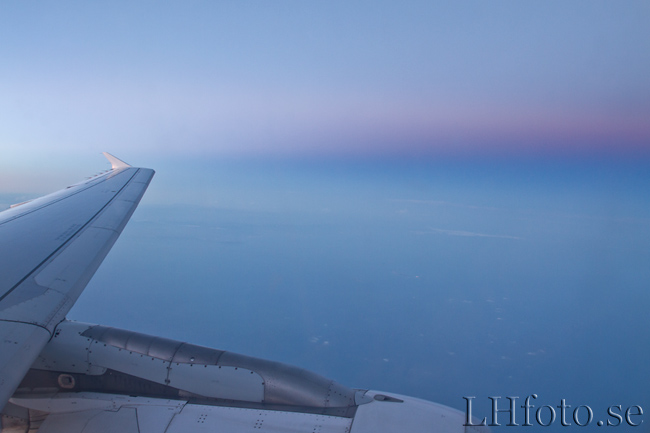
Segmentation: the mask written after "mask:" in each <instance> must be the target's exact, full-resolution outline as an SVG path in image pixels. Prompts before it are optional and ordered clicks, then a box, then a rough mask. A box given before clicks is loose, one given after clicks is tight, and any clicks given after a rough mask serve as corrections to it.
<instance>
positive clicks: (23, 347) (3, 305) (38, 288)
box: [0, 158, 154, 409]
mask: <svg viewBox="0 0 650 433" xmlns="http://www.w3.org/2000/svg"><path fill="white" fill-rule="evenodd" d="M115 160H116V161H119V163H122V164H125V163H123V162H122V161H120V160H119V159H117V158H115ZM109 161H110V162H111V165H112V166H113V167H114V168H113V169H111V170H109V171H108V172H106V173H103V174H101V175H99V176H95V177H93V178H90V179H88V180H87V181H84V182H80V183H78V184H75V185H73V186H71V187H68V188H65V189H63V190H60V191H57V192H55V193H52V194H49V195H47V196H45V197H41V198H39V199H36V200H32V201H31V202H28V203H25V204H24V205H21V206H18V207H16V208H12V209H9V210H6V211H4V212H2V213H0V245H2V248H0V409H1V408H2V407H3V406H4V404H5V403H6V401H7V400H8V399H9V397H11V395H12V394H13V392H14V390H15V389H16V387H17V386H18V384H19V383H20V381H21V380H22V378H23V376H24V374H25V373H26V372H27V370H28V369H29V367H30V366H31V364H32V363H33V361H34V360H35V359H36V357H37V356H38V354H39V353H40V351H41V349H42V348H43V346H44V345H45V344H46V343H47V341H48V340H49V338H50V337H51V333H52V332H53V330H54V327H55V326H56V325H57V324H58V323H59V322H60V321H61V320H63V319H64V318H65V315H66V314H67V313H68V311H69V310H70V308H72V306H73V305H74V303H75V301H76V300H77V298H78V297H79V295H80V294H81V292H82V291H83V289H84V288H85V287H86V284H87V283H88V281H90V279H91V277H92V276H93V275H94V273H95V271H96V270H97V268H98V267H99V265H100V264H101V262H102V261H103V260H104V257H106V255H107V254H108V251H109V250H110V249H111V247H112V246H113V244H114V243H115V241H116V240H117V238H118V237H119V235H120V233H121V232H122V230H123V229H124V226H125V225H126V223H127V222H128V220H129V218H130V217H131V215H132V214H133V212H134V211H135V208H136V207H137V205H138V203H139V202H140V199H141V198H142V196H143V194H144V192H145V191H146V189H147V187H148V185H149V182H150V181H151V178H152V177H153V175H154V171H153V170H151V169H147V168H138V167H131V166H128V165H121V164H119V163H116V162H114V161H112V160H111V159H110V158H109ZM116 166H117V167H116Z"/></svg>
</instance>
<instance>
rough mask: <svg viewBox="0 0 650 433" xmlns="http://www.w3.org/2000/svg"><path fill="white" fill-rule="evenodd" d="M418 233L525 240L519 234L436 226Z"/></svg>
mask: <svg viewBox="0 0 650 433" xmlns="http://www.w3.org/2000/svg"><path fill="white" fill-rule="evenodd" d="M417 233H418V234H444V235H449V236H465V237H480V238H500V239H515V240H524V238H522V237H519V236H509V235H493V234H487V233H475V232H468V231H464V230H445V229H435V228H429V230H428V231H422V232H417Z"/></svg>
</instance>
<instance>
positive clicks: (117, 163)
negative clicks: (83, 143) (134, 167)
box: [102, 152, 131, 170]
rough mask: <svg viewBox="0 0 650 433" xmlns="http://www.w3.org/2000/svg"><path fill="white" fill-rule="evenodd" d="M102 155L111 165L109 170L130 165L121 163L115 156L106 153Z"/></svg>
mask: <svg viewBox="0 0 650 433" xmlns="http://www.w3.org/2000/svg"><path fill="white" fill-rule="evenodd" d="M102 155H104V156H105V157H106V159H108V162H110V163H111V168H112V169H113V170H115V169H117V168H125V167H131V165H130V164H127V163H126V162H124V161H122V160H121V159H119V158H116V157H115V156H113V155H111V154H110V153H108V152H102Z"/></svg>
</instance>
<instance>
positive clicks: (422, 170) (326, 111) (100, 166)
mask: <svg viewBox="0 0 650 433" xmlns="http://www.w3.org/2000/svg"><path fill="white" fill-rule="evenodd" d="M648 22H650V4H649V3H648V2H645V1H625V2H609V1H573V2H566V1H544V2H516V1H491V2H485V1H467V2H445V3H443V2H428V1H426V2H425V1H406V2H399V3H398V2H385V1H373V2H370V1H358V2H349V1H347V2H343V1H328V2H287V1H274V2H261V1H254V2H202V1H190V2H183V3H181V2H165V3H159V2H150V1H143V2H120V1H115V2H56V3H55V2H18V1H6V2H3V3H2V4H1V5H0V59H1V61H0V209H2V208H5V207H7V206H8V205H9V204H12V203H16V202H20V201H23V200H26V199H29V198H33V197H36V196H38V195H42V194H45V193H48V192H52V191H54V190H57V189H59V188H62V187H65V186H66V185H69V184H72V183H74V182H77V181H79V180H81V179H83V178H84V177H87V176H90V175H93V174H95V173H97V172H100V171H102V170H106V169H108V168H109V166H108V164H107V162H106V161H105V160H103V157H102V156H101V155H100V153H101V152H103V151H108V152H110V153H112V154H114V155H116V156H117V157H119V158H121V159H123V160H125V161H126V162H128V163H131V164H133V165H136V166H144V167H150V168H154V169H155V170H156V172H157V174H156V176H155V177H154V180H153V181H152V183H151V185H150V188H149V190H148V192H147V194H146V195H145V197H144V199H143V201H142V203H141V205H140V207H139V208H138V211H137V212H136V213H135V214H134V216H133V218H132V220H131V222H130V223H129V225H128V226H127V228H126V229H125V231H124V233H123V235H122V237H121V238H120V240H119V241H118V242H117V243H116V245H115V247H114V248H113V251H112V252H111V254H109V256H108V257H107V259H106V261H105V262H104V264H103V265H102V267H101V268H100V269H99V271H98V272H97V274H96V276H95V277H94V279H93V280H92V281H91V283H90V284H89V286H88V288H87V289H86V292H85V293H84V294H83V295H82V297H81V298H80V299H79V301H78V303H77V305H76V306H75V307H74V309H73V310H72V311H71V313H70V318H72V319H75V320H82V321H87V322H91V323H101V324H106V325H110V326H117V327H122V328H126V329H133V330H136V331H140V332H147V333H151V334H155V335H162V336H166V337H169V338H175V339H179V340H183V341H190V342H192V343H196V344H203V345H207V346H211V347H217V348H220V349H225V350H232V351H235V352H240V353H245V354H249V355H253V356H258V357H263V358H269V359H274V360H278V361H282V362H287V363H290V364H295V365H299V366H302V367H305V368H309V369H311V370H314V371H317V372H318V373H320V374H323V375H326V376H328V377H332V378H334V379H336V380H338V381H340V382H342V383H344V384H346V385H349V386H352V387H360V388H374V389H381V390H386V391H392V392H400V393H403V394H407V395H413V396H416V397H420V398H425V399H428V400H432V401H437V402H440V403H443V404H447V405H450V406H453V407H456V408H458V409H461V410H462V409H464V403H465V402H464V400H463V399H462V397H463V396H466V395H475V396H476V397H477V400H476V407H477V408H478V409H477V410H482V411H483V413H484V415H488V413H487V412H488V410H489V401H488V399H487V397H488V396H494V395H501V396H504V397H505V396H508V395H510V396H512V395H519V396H520V397H521V398H522V399H523V398H524V397H525V396H526V395H529V394H531V393H538V394H539V395H540V400H541V401H542V403H544V404H552V405H557V404H559V400H560V399H561V398H567V399H570V400H571V401H573V402H574V404H576V405H579V404H590V405H592V407H593V408H594V411H600V412H599V413H601V414H602V412H603V408H606V407H608V406H610V405H616V404H621V405H627V406H629V405H634V404H638V405H642V406H643V407H644V409H646V412H648V411H650V401H649V400H648V397H647V389H648V385H649V384H650V376H649V374H648V371H647V368H646V366H647V364H648V360H649V359H650V348H648V345H647V341H648V332H647V329H648V325H650V323H648V317H647V311H648V308H649V307H650V295H649V294H648V293H649V292H648V283H649V282H650V275H649V274H648V266H647V264H648V263H650V256H649V251H650V248H649V246H650V202H649V201H648V199H647V197H648V196H649V193H650V191H649V189H650V26H648ZM647 425H648V421H646V423H644V425H643V427H639V428H636V429H633V430H634V431H644V432H647V431H649V430H648V428H646V426H647ZM511 428H512V427H511ZM575 428H577V427H575V426H573V427H572V428H569V429H575ZM500 429H501V430H503V429H504V428H503V427H502V428H500ZM643 429H645V430H643ZM542 430H543V429H542ZM619 430H621V431H622V430H625V427H621V428H619Z"/></svg>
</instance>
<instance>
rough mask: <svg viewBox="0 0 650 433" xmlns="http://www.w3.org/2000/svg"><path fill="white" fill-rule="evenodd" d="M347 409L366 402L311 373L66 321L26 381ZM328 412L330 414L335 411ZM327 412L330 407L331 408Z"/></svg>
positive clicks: (29, 386)
mask: <svg viewBox="0 0 650 433" xmlns="http://www.w3.org/2000/svg"><path fill="white" fill-rule="evenodd" d="M44 383H45V384H47V387H49V388H58V389H59V390H66V391H78V392H79V391H101V392H115V393H121V394H132V395H150V396H156V397H170V398H174V397H175V398H178V397H181V398H194V399H219V400H233V401H239V402H250V403H262V404H265V405H268V404H272V405H288V406H300V407H313V408H331V410H334V411H338V412H341V411H347V410H348V409H350V408H353V407H355V406H356V405H358V404H359V403H361V402H362V401H363V400H366V399H365V398H364V397H363V392H362V391H357V390H353V389H350V388H347V387H345V386H343V385H341V384H339V383H337V382H335V381H333V380H330V379H326V378H325V377H322V376H320V375H318V374H315V373H312V372H310V371H307V370H304V369H301V368H298V367H293V366H290V365H286V364H282V363H279V362H273V361H267V360H263V359H258V358H253V357H250V356H245V355H239V354H236V353H232V352H226V351H222V350H216V349H210V348H207V347H202V346H197V345H193V344H189V343H183V342H180V341H174V340H170V339H166V338H160V337H154V336H150V335H145V334H141V333H137V332H132V331H126V330H122V329H116V328H111V327H107V326H101V325H91V324H86V323H79V322H71V321H64V322H62V323H61V324H60V325H59V326H58V327H57V329H56V333H55V335H54V337H53V338H52V340H51V341H50V342H49V343H48V345H47V346H46V347H45V349H44V350H43V352H42V353H41V354H40V356H39V358H38V360H37V361H36V362H35V363H34V364H33V366H32V370H31V371H30V373H29V374H28V375H27V376H26V378H25V380H24V381H23V383H22V384H21V388H19V391H20V390H21V389H22V390H25V391H27V390H29V391H31V392H34V390H35V388H36V387H41V388H42V387H43V384H44ZM331 410H330V411H331ZM330 411H328V412H330Z"/></svg>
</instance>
